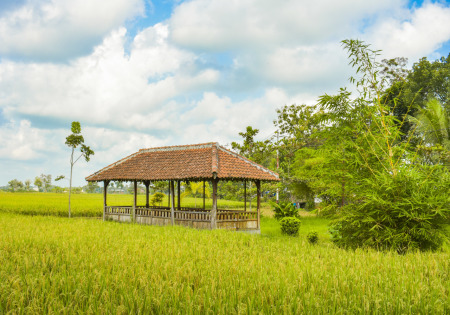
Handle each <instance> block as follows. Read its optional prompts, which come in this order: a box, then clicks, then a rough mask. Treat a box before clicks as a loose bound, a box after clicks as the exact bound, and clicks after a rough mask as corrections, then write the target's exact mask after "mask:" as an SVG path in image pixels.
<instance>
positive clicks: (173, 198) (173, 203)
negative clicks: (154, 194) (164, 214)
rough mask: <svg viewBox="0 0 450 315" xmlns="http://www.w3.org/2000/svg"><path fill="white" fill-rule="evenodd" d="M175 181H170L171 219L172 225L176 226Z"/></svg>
mask: <svg viewBox="0 0 450 315" xmlns="http://www.w3.org/2000/svg"><path fill="white" fill-rule="evenodd" d="M174 186H175V185H174V181H173V180H171V181H170V199H171V202H170V204H171V206H170V218H171V219H172V225H174V224H175V187H174Z"/></svg>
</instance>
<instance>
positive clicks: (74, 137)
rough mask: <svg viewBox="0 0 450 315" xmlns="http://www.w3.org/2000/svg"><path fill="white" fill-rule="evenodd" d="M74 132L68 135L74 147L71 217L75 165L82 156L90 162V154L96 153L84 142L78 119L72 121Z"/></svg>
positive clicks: (71, 160)
mask: <svg viewBox="0 0 450 315" xmlns="http://www.w3.org/2000/svg"><path fill="white" fill-rule="evenodd" d="M71 131H72V134H71V135H69V136H67V137H66V145H67V146H68V147H69V148H71V149H72V153H71V155H70V179H69V218H70V216H71V209H70V197H71V194H72V173H73V166H74V165H75V163H76V162H78V160H79V159H80V158H81V157H84V159H85V160H86V162H89V160H90V156H91V155H94V151H92V150H91V148H90V147H88V146H86V145H85V144H84V137H83V136H82V135H81V125H80V123H79V122H78V121H74V122H72V128H71ZM78 147H80V153H81V154H80V156H78V157H77V158H76V159H74V154H75V150H76V149H77V148H78Z"/></svg>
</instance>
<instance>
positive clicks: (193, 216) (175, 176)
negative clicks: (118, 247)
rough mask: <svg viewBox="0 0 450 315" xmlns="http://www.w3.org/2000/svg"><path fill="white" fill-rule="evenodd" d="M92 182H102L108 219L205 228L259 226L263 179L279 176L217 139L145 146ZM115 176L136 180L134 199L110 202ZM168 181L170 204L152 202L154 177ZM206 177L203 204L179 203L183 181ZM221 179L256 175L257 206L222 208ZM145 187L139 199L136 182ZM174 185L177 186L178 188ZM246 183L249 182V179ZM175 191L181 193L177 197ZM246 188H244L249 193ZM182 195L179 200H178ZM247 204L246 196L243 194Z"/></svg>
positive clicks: (92, 176)
mask: <svg viewBox="0 0 450 315" xmlns="http://www.w3.org/2000/svg"><path fill="white" fill-rule="evenodd" d="M86 180H87V181H89V182H103V184H104V192H103V194H104V195H103V201H104V206H103V220H114V221H124V222H136V223H142V224H152V225H174V224H178V225H184V226H190V227H194V228H200V229H215V228H225V229H233V230H250V231H256V232H258V231H259V230H260V205H261V201H260V200H261V182H262V181H279V176H278V174H277V173H275V172H273V171H271V170H269V169H267V168H265V167H263V166H261V165H259V164H257V163H255V162H253V161H250V160H248V159H246V158H244V157H242V156H240V155H239V154H236V153H235V152H232V151H230V150H227V149H226V148H224V147H222V146H220V145H219V144H218V143H216V142H211V143H204V144H195V145H184V146H170V147H159V148H149V149H141V150H139V151H138V152H136V153H134V154H131V155H129V156H127V157H125V158H123V159H121V160H119V161H117V162H115V163H113V164H111V165H109V166H107V167H105V168H103V169H101V170H99V171H98V172H96V173H94V174H92V175H90V176H88V177H86ZM111 181H129V182H133V183H134V199H133V200H134V201H133V205H125V206H108V205H107V190H108V189H107V188H108V184H109V183H110V182H111ZM155 181H167V182H168V186H169V202H168V206H151V205H150V204H149V187H150V184H151V182H155ZM196 181H203V207H199V208H187V207H181V204H180V187H181V182H196ZM219 181H244V182H247V181H252V182H254V183H255V185H256V211H247V208H246V206H245V208H244V210H230V209H218V207H217V184H218V182H219ZM138 182H141V183H143V184H144V185H145V187H146V204H145V205H137V184H138ZM206 182H210V183H211V186H212V196H211V197H212V207H211V208H209V207H208V208H206V207H205V185H206ZM175 186H176V187H177V191H176V192H175ZM244 187H246V185H244ZM175 196H176V198H175ZM245 198H246V194H245V193H244V199H245ZM176 201H177V202H176ZM244 201H245V202H244V204H245V205H246V204H247V202H246V200H244Z"/></svg>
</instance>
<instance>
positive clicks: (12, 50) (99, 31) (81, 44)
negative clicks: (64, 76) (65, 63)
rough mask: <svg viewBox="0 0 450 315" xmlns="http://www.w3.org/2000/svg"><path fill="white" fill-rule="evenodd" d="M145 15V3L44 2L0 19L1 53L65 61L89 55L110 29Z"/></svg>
mask: <svg viewBox="0 0 450 315" xmlns="http://www.w3.org/2000/svg"><path fill="white" fill-rule="evenodd" d="M143 14H144V3H143V1H142V0H108V1H103V0H78V1H76V3H74V2H73V1H71V0H51V1H50V0H42V1H31V0H29V1H27V2H26V4H25V5H23V6H21V7H19V8H17V9H15V10H13V11H9V12H7V13H6V14H4V15H3V16H1V17H0V54H3V55H6V56H13V57H16V58H17V57H21V58H30V59H32V60H55V59H56V60H65V59H67V58H73V57H76V56H79V55H80V54H86V53H89V52H90V50H91V48H92V47H93V45H95V44H98V43H99V42H101V39H102V37H103V36H105V35H106V34H107V33H109V32H110V30H111V29H114V28H117V27H118V26H120V25H122V23H123V22H124V21H125V20H127V19H130V18H132V17H135V16H138V15H143Z"/></svg>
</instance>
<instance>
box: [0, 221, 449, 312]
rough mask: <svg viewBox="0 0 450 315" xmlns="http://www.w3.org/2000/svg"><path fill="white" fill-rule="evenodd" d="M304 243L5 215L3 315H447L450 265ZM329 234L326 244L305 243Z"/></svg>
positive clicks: (0, 271) (268, 233) (314, 226)
mask: <svg viewBox="0 0 450 315" xmlns="http://www.w3.org/2000/svg"><path fill="white" fill-rule="evenodd" d="M302 222H303V223H302V227H301V229H300V231H301V234H300V236H299V237H285V236H281V235H280V234H279V228H278V227H277V223H276V221H274V219H271V218H267V217H265V218H263V220H262V224H261V227H262V235H249V234H246V233H235V232H228V231H223V230H216V231H206V230H194V229H189V228H183V227H177V226H175V227H171V226H169V227H158V226H142V225H136V224H126V223H116V222H102V221H100V220H87V219H83V218H78V219H67V218H58V217H53V216H47V217H45V216H34V217H32V216H23V215H15V214H9V213H0V231H2V233H1V234H0V279H1V281H0V313H1V314H3V313H8V312H11V313H19V314H20V313H27V314H28V313H30V314H42V313H96V314H97V313H102V314H109V313H116V314H126V313H145V314H147V313H164V314H166V313H182V314H194V313H195V314H197V313H209V314H211V313H217V314H230V313H232V314H235V313H245V314H253V313H291V314H292V313H295V314H300V313H307V314H329V313H341V314H367V313H371V314H418V313H420V314H445V313H448V312H450V309H449V305H450V303H449V289H450V288H449V285H450V279H449V271H450V255H449V253H448V252H439V253H409V254H406V255H403V256H400V255H398V254H395V253H380V252H375V251H371V250H357V251H344V250H341V249H338V248H335V247H334V246H333V245H332V244H331V243H330V242H329V241H327V239H326V234H324V233H325V232H324V231H326V223H327V222H326V221H324V220H322V219H317V218H305V219H303V220H302ZM309 230H316V231H319V232H320V241H319V243H318V244H317V245H315V246H313V245H310V244H309V243H308V242H307V241H306V238H305V237H304V235H305V234H306V233H307V231H309Z"/></svg>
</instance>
